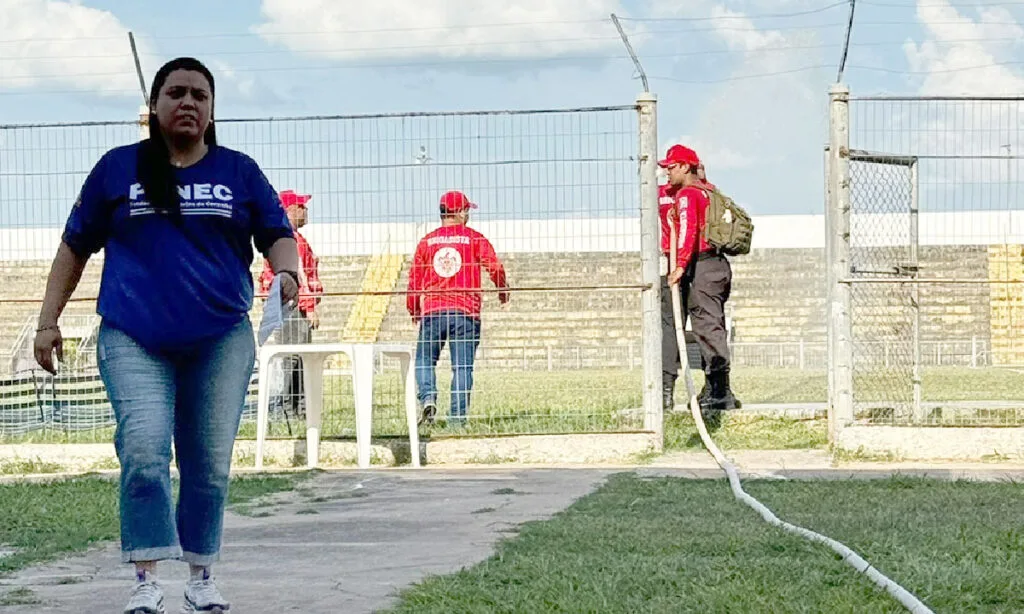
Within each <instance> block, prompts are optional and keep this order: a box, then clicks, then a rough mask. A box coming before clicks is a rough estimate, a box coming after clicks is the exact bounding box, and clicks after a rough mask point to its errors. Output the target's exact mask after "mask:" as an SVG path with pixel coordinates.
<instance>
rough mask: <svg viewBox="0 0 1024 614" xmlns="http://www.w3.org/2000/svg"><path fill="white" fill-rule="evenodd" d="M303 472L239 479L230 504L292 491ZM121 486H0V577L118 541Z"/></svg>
mask: <svg viewBox="0 0 1024 614" xmlns="http://www.w3.org/2000/svg"><path fill="white" fill-rule="evenodd" d="M301 476H302V474H287V475H261V476H254V477H249V476H245V477H236V478H233V479H232V481H231V487H230V489H229V491H228V493H229V494H228V504H229V506H240V505H243V504H246V503H249V502H252V501H255V500H258V499H259V498H260V497H263V496H265V495H268V494H271V493H275V492H281V491H288V490H292V489H293V488H294V487H295V484H296V482H297V480H299V479H301ZM118 527H119V523H118V484H117V481H116V480H111V479H106V478H101V477H95V476H91V477H81V478H74V479H68V480H57V481H52V482H46V483H42V482H16V483H10V484H0V550H13V551H14V554H12V555H11V556H7V557H2V558H0V574H4V573H9V572H12V571H15V570H17V569H21V568H23V567H25V566H27V565H31V564H34V563H38V562H42V561H47V560H51V559H53V558H55V557H58V556H61V555H64V554H69V553H73V552H80V551H82V550H85V549H87V548H89V547H90V546H93V545H95V544H99V543H104V542H109V541H114V540H117V539H119V535H120V534H119V528H118Z"/></svg>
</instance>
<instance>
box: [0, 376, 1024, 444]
mask: <svg viewBox="0 0 1024 614" xmlns="http://www.w3.org/2000/svg"><path fill="white" fill-rule="evenodd" d="M640 378H641V373H640V370H639V369H636V370H633V371H628V370H580V371H555V372H549V371H534V372H522V371H518V372H498V371H486V370H481V371H478V372H477V374H476V376H475V383H474V392H473V397H472V405H471V409H470V413H471V420H470V422H469V424H468V426H467V427H466V428H464V429H460V430H458V431H453V430H451V429H446V428H445V427H444V425H443V424H442V425H438V426H435V427H434V428H432V429H429V430H428V429H423V430H422V431H421V435H422V436H424V437H427V436H438V437H440V436H464V435H470V436H471V435H492V434H499V435H507V434H533V433H573V432H609V431H624V430H625V431H628V430H638V429H640V428H641V427H642V424H643V421H642V417H641V416H640V413H639V410H638V408H640V406H641V404H642V397H641V388H640V385H641V380H640ZM450 380H451V374H450V371H448V370H447V369H442V368H439V369H438V388H439V397H438V403H439V411H440V413H441V414H444V413H446V412H447V407H448V390H449V387H450ZM695 380H696V382H695V383H696V385H697V386H698V387H699V386H701V385H702V383H703V380H702V375H701V374H700V373H696V374H695ZM733 386H734V388H735V390H736V392H737V395H738V396H739V397H740V398H741V399H742V401H743V402H744V403H745V404H748V405H749V404H761V403H772V404H782V405H785V404H787V403H792V404H801V403H824V402H825V401H826V398H827V381H826V374H825V372H824V371H810V370H797V369H740V370H737V371H736V372H735V373H734V375H733ZM923 392H924V400H925V401H926V402H927V401H953V402H963V401H1020V402H1021V408H1018V409H1012V408H1011V409H997V410H993V411H991V412H990V413H989V414H988V416H987V418H986V420H988V422H986V423H992V424H1003V425H1005V424H1020V425H1024V373H1018V372H1016V371H1010V370H998V369H965V368H937V369H928V370H926V371H924V373H923ZM403 394H404V393H403V388H402V385H401V382H400V381H399V377H398V375H397V372H395V371H394V370H390V371H388V372H386V373H385V374H384V375H382V376H378V377H377V378H376V383H375V396H374V401H375V408H374V423H373V431H374V435H375V436H378V437H389V436H392V437H404V436H405V433H406V425H405V424H406V423H405V416H404V413H403V411H402V402H403V398H404V396H403ZM676 400H677V402H678V403H685V391H684V387H683V385H682V382H681V381H680V384H679V386H678V389H677V393H676ZM687 424H688V422H687V420H686V419H685V418H683V419H679V418H676V417H670V418H669V419H668V421H667V429H668V431H667V436H666V440H667V445H668V446H669V447H670V448H678V447H688V446H687V445H685V442H687V441H690V440H691V436H692V435H693V429H692V426H687ZM304 433H305V425H304V424H303V423H302V422H301V421H296V420H295V419H291V420H289V421H288V422H286V421H285V420H283V419H280V418H278V419H275V420H272V421H271V425H270V429H269V436H270V437H272V438H277V437H285V438H290V437H296V436H297V437H303V436H304ZM825 433H826V424H825V421H824V420H807V421H794V420H786V419H775V418H738V419H732V420H729V419H727V420H726V421H725V423H724V425H723V428H722V430H721V431H720V433H719V436H720V437H722V438H723V445H726V446H731V447H747V448H763V449H772V448H779V447H783V448H788V447H815V446H820V445H824V441H825V439H824V438H825ZM255 435H256V424H255V420H246V421H244V422H243V424H242V427H241V429H240V431H239V437H240V438H242V439H254V438H255ZM322 435H323V436H324V437H325V438H353V437H354V436H355V411H354V406H353V400H352V386H351V380H350V379H349V378H348V377H347V376H328V378H327V379H326V381H325V382H324V424H323V429H322ZM112 437H113V429H111V428H101V429H95V430H90V431H82V432H77V433H63V432H54V431H50V432H36V433H31V434H28V435H18V436H2V435H0V443H32V442H68V443H91V442H108V441H111V440H112ZM801 442H802V443H801ZM692 445H696V441H695V440H694V441H693V442H692Z"/></svg>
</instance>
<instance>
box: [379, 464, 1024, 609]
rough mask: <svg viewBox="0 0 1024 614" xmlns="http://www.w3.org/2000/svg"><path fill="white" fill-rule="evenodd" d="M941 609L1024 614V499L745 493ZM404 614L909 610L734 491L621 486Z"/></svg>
mask: <svg viewBox="0 0 1024 614" xmlns="http://www.w3.org/2000/svg"><path fill="white" fill-rule="evenodd" d="M746 487H747V489H748V491H749V492H751V494H753V495H754V496H755V497H757V498H759V499H761V500H762V501H763V502H764V503H765V504H766V505H768V506H769V507H770V508H772V509H773V510H774V511H775V512H776V513H777V514H778V515H779V516H780V517H781V518H783V519H786V520H790V521H792V522H795V523H796V524H801V525H804V526H807V527H808V528H811V529H814V530H817V531H819V532H823V533H825V534H827V535H829V536H831V537H833V538H836V539H838V540H839V541H841V542H844V543H846V545H848V546H850V547H851V548H853V549H854V550H857V551H858V552H859V553H860V554H861V555H863V556H865V558H867V560H868V561H870V562H871V563H873V564H875V565H876V566H877V567H878V569H879V570H880V571H882V573H885V574H886V575H888V576H889V577H890V578H892V579H893V580H895V581H896V582H898V583H900V584H901V585H903V586H904V587H905V588H907V589H908V590H910V591H911V592H913V593H915V594H916V595H917V596H918V597H919V598H921V599H922V600H923V601H924V602H925V603H926V604H928V605H929V606H930V607H931V608H933V609H934V611H936V612H943V613H954V612H964V613H966V612H986V613H990V614H1001V613H1007V614H1008V613H1010V612H1021V611H1024V529H1022V527H1021V523H1020V501H1021V494H1022V493H1021V489H1020V487H1019V486H1016V485H1012V484H970V483H940V482H934V481H925V480H917V479H890V480H885V481H871V482H868V481H862V482H849V481H839V482H774V481H773V482H755V481H751V482H749V483H746ZM390 611H391V612H392V613H393V614H405V613H413V612H415V613H416V614H431V613H437V614H441V613H448V612H461V613H465V614H475V613H480V614H484V613H488V614H490V613H495V614H500V613H513V612H516V613H518V612H601V613H602V614H609V613H616V612H622V613H632V612H650V613H666V614H667V613H678V612H697V613H701V614H703V613H706V612H730V613H734V612H735V613H745V612H773V613H788V612H794V613H796V612H800V613H804V612H806V613H817V612H850V613H853V612H856V613H858V614H860V613H875V612H893V613H895V612H903V611H905V610H904V609H903V608H902V607H901V606H900V605H899V604H898V603H897V602H896V601H895V600H893V599H892V598H891V597H889V596H888V595H887V594H886V593H884V592H882V591H881V590H879V589H877V588H876V587H875V586H874V584H872V583H871V582H870V581H869V580H868V579H867V578H865V577H863V576H861V575H860V574H858V573H857V572H856V571H854V570H853V569H852V568H851V567H849V566H847V565H846V564H844V563H842V562H841V561H840V560H839V559H838V557H836V556H835V555H834V554H833V553H832V551H831V550H829V549H827V548H826V547H824V546H820V545H817V544H813V543H811V542H808V541H806V540H804V539H802V538H800V537H798V536H795V535H792V534H789V533H786V532H784V531H782V530H780V529H775V528H773V527H771V526H770V525H767V524H766V523H764V521H763V520H761V518H760V517H759V516H758V515H757V514H756V513H755V512H754V511H753V510H751V509H750V508H748V507H746V506H744V505H743V504H741V503H740V502H738V501H736V500H735V499H734V498H733V496H732V493H731V491H730V490H729V488H728V486H727V484H726V483H725V482H724V481H723V480H715V481H711V480H703V481H690V480H682V479H672V478H659V479H652V480H642V479H640V478H638V477H636V476H632V475H619V476H614V477H613V478H612V479H610V480H609V482H608V483H607V484H606V485H605V486H604V487H603V488H601V489H600V490H599V491H597V492H596V493H594V494H592V495H589V496H587V497H584V498H583V499H581V500H579V501H577V502H576V503H575V504H574V505H572V506H571V507H570V508H569V509H568V510H566V511H564V512H562V513H560V514H558V515H556V516H555V517H554V518H552V519H551V520H548V521H543V522H533V523H528V524H526V525H524V526H522V528H521V530H520V532H519V534H518V535H517V536H516V537H514V538H511V539H509V540H506V541H504V542H502V543H500V544H499V546H498V548H497V551H496V553H495V554H494V555H493V556H492V557H490V558H489V559H488V560H486V561H484V562H482V563H480V564H478V565H475V566H473V567H470V568H467V569H463V570H462V571H460V572H457V573H455V574H451V575H447V576H435V577H429V578H427V579H426V580H425V581H423V582H421V583H419V584H417V585H415V586H413V587H411V588H409V589H407V590H405V591H403V592H402V593H401V595H400V601H399V603H398V605H397V606H396V607H395V608H393V609H392V610H390Z"/></svg>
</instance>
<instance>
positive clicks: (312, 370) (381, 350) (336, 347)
mask: <svg viewBox="0 0 1024 614" xmlns="http://www.w3.org/2000/svg"><path fill="white" fill-rule="evenodd" d="M333 354H345V355H347V356H348V357H349V360H350V361H351V363H352V391H353V394H354V395H355V408H356V449H357V451H358V453H357V459H358V464H359V467H360V468H361V469H366V468H368V467H369V466H370V436H371V433H372V430H371V428H370V424H371V422H372V419H373V377H374V373H373V365H374V363H375V362H376V360H377V357H378V356H379V355H384V356H391V357H395V358H398V359H399V362H400V363H401V369H402V378H403V379H404V380H405V413H406V419H407V421H408V423H409V448H410V452H411V454H410V456H411V457H412V466H413V467H419V466H420V437H419V431H418V430H417V418H418V415H417V408H416V373H415V371H414V369H413V360H414V358H415V354H416V350H415V349H414V348H413V347H412V346H408V345H398V344H378V343H308V344H306V343H303V344H290V345H274V344H267V345H264V346H262V347H260V350H259V370H260V372H259V394H258V404H257V414H256V468H257V469H262V468H263V448H264V441H265V439H266V436H267V420H268V414H269V411H270V383H271V382H270V377H267V376H266V374H267V372H268V371H269V370H268V369H267V368H266V366H267V365H269V364H270V361H271V359H273V358H274V357H276V356H294V355H298V356H301V357H302V362H303V365H302V377H303V382H304V384H305V398H306V464H307V466H308V467H309V468H311V469H312V468H314V467H316V466H317V463H318V462H319V453H320V425H321V420H322V417H323V416H322V408H323V372H324V361H325V360H326V359H327V357H328V356H331V355H333Z"/></svg>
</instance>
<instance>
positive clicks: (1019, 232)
mask: <svg viewBox="0 0 1024 614" xmlns="http://www.w3.org/2000/svg"><path fill="white" fill-rule="evenodd" d="M471 226H473V227H474V228H476V229H477V230H479V231H481V232H482V233H484V235H486V236H487V237H488V238H490V239H491V241H492V242H493V243H494V245H495V248H496V249H497V250H498V251H499V252H503V253H516V252H565V251H573V252H603V251H639V250H640V222H639V219H637V218H601V219H552V220H490V221H475V222H471ZM432 228H434V225H432V224H431V225H424V224H415V223H406V224H398V223H389V224H316V223H313V224H310V225H309V226H307V227H306V228H305V229H304V230H303V234H304V235H305V236H306V238H307V239H309V241H310V243H311V244H312V245H313V248H314V250H315V251H316V253H317V254H318V255H321V256H342V255H366V254H371V253H379V252H381V251H382V250H383V249H384V246H385V244H386V243H387V242H388V240H389V239H390V245H391V250H392V251H395V252H403V253H411V252H412V251H413V249H414V248H415V246H416V242H417V241H418V240H419V238H420V237H421V236H422V235H423V234H424V233H426V232H427V231H428V230H430V229H432ZM754 228H755V230H754V248H755V249H759V248H760V249H768V248H822V247H824V246H825V220H824V216H822V215H762V216H755V217H754ZM897 229H898V231H897ZM908 230H909V218H908V216H906V215H902V216H894V215H891V216H867V215H864V216H855V218H854V220H853V229H852V231H853V235H854V237H855V239H856V241H857V243H858V244H860V245H871V244H875V245H885V244H893V243H895V242H905V241H907V236H906V233H907V231H908ZM919 232H920V244H921V245H984V244H993V243H1024V211H998V212H996V211H993V212H989V211H985V212H955V213H922V214H921V217H920V231H919ZM60 233H61V230H60V229H58V228H13V229H12V228H5V229H0V260H4V261H18V260H49V259H51V258H52V257H53V254H54V251H55V250H56V248H57V243H58V242H59V241H60Z"/></svg>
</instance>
